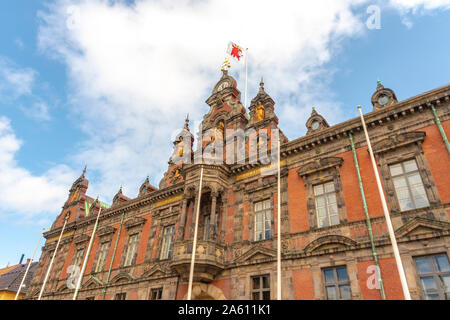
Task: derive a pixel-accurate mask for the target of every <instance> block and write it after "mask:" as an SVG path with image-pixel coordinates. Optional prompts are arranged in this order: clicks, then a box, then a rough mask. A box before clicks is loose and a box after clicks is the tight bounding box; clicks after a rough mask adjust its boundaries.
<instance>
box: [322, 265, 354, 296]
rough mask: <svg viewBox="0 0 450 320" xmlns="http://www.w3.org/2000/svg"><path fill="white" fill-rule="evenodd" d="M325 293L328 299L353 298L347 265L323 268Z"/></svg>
mask: <svg viewBox="0 0 450 320" xmlns="http://www.w3.org/2000/svg"><path fill="white" fill-rule="evenodd" d="M322 271H323V277H324V279H325V293H326V295H327V299H328V300H351V299H352V293H351V290H350V280H349V278H348V274H347V267H336V268H327V269H323V270H322Z"/></svg>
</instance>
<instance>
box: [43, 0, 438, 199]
mask: <svg viewBox="0 0 450 320" xmlns="http://www.w3.org/2000/svg"><path fill="white" fill-rule="evenodd" d="M370 3H371V2H370V1H367V0H323V1H278V2H276V3H274V2H273V1H272V0H258V1H256V0H255V1H238V0H229V1H223V0H203V1H191V0H182V1H176V5H174V2H171V1H168V0H154V1H136V2H135V3H134V4H133V5H127V4H125V2H124V1H106V0H89V1H87V0H78V1H76V0H73V1H69V0H60V1H56V3H54V4H52V5H49V7H48V10H46V11H45V12H40V13H39V17H40V30H39V45H40V48H41V50H42V51H43V52H45V53H46V54H48V55H50V56H52V57H54V58H57V59H60V60H61V61H62V62H63V63H65V64H66V65H67V67H68V75H69V85H70V97H69V99H70V103H71V106H72V107H71V112H72V113H73V115H74V116H76V117H78V118H79V119H80V120H81V121H80V123H82V125H81V126H82V129H83V131H84V132H85V133H87V134H88V136H89V139H88V141H86V142H85V143H84V144H83V145H82V147H81V151H80V152H79V153H77V154H76V159H77V161H78V162H80V163H82V162H87V163H88V167H89V169H90V170H94V171H95V172H97V173H98V176H97V178H96V179H95V181H94V180H93V181H91V182H94V183H93V184H91V188H90V190H91V192H93V193H98V194H101V195H103V196H106V197H109V198H111V197H112V195H113V194H114V193H115V191H117V189H118V186H119V184H124V186H125V193H128V195H129V196H135V195H136V192H137V188H138V187H139V184H140V182H141V181H142V180H143V179H144V177H145V175H146V174H147V173H148V174H150V175H151V177H152V180H153V182H154V183H157V182H158V181H159V180H160V178H161V175H162V172H163V171H164V170H165V169H166V167H167V160H168V158H169V156H170V153H171V142H170V135H171V133H172V132H173V131H174V130H176V128H180V127H181V126H182V124H183V119H184V117H185V114H186V113H187V112H189V113H190V115H191V118H193V119H197V120H199V119H201V117H202V116H203V114H205V113H206V112H207V111H208V106H206V104H205V103H204V101H205V100H206V99H207V97H208V96H209V94H210V91H211V89H212V87H213V85H214V84H215V83H216V82H217V81H218V79H219V77H220V71H219V70H220V65H221V64H222V62H223V59H224V57H225V49H226V45H227V43H228V41H229V40H233V41H235V42H237V43H239V44H241V45H243V46H245V47H248V48H250V50H249V62H250V70H249V72H250V73H249V101H250V99H251V98H252V97H253V96H254V95H255V94H256V92H257V85H258V83H259V79H260V77H261V76H264V78H265V83H266V86H265V87H266V90H267V91H268V92H269V94H271V95H272V97H273V98H274V100H275V101H276V102H277V104H276V112H277V114H278V115H279V116H280V126H281V128H282V129H283V131H284V132H285V133H287V134H288V136H290V137H291V138H294V137H298V136H300V135H301V134H302V133H304V129H303V128H299V125H298V124H299V123H300V124H302V123H304V122H305V120H306V118H307V117H308V116H309V113H310V110H311V107H312V106H313V105H315V106H316V107H318V110H319V111H320V112H321V113H322V114H323V115H324V116H325V117H326V118H327V120H329V122H330V123H331V124H332V123H336V122H338V121H342V120H344V118H345V116H343V115H342V112H341V111H342V109H341V105H340V103H339V102H334V101H333V100H334V99H333V95H332V93H328V94H327V92H329V90H328V83H329V81H331V77H332V74H331V73H330V70H326V69H325V68H324V66H325V64H326V63H327V62H329V61H330V59H331V58H332V57H333V55H335V54H336V52H338V50H339V48H340V46H341V45H342V44H343V41H345V40H347V39H349V38H352V37H358V36H361V35H362V34H364V33H365V32H367V30H366V29H365V27H364V23H365V19H367V16H366V15H365V11H366V10H365V9H366V8H365V7H363V5H368V4H370ZM392 3H393V4H395V5H396V6H397V7H398V8H400V7H402V8H410V6H409V5H407V2H406V1H401V0H393V1H392ZM414 3H415V4H416V5H420V4H425V7H426V8H435V7H438V6H444V5H445V3H446V2H444V1H440V2H438V1H414ZM358 12H359V13H358ZM241 68H242V66H241ZM233 70H234V72H233V73H232V74H233V75H234V76H235V77H236V78H237V80H238V83H239V88H240V89H241V91H242V89H243V79H242V75H243V72H242V69H239V68H234V69H233ZM233 70H232V71H233Z"/></svg>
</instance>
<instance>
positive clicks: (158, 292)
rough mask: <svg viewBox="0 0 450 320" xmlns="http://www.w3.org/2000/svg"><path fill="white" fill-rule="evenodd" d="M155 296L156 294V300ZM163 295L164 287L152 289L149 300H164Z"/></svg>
mask: <svg viewBox="0 0 450 320" xmlns="http://www.w3.org/2000/svg"><path fill="white" fill-rule="evenodd" d="M154 294H156V297H155V298H153V295H154ZM162 294H163V287H158V288H151V289H150V292H149V296H148V299H149V300H162Z"/></svg>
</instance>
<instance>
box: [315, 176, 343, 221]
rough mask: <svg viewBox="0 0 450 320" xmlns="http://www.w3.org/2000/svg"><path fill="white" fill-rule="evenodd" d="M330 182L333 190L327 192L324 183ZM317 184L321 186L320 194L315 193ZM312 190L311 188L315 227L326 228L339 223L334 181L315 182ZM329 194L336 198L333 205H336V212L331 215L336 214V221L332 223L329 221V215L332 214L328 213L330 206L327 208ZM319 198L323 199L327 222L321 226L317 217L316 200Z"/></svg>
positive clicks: (328, 183) (317, 207)
mask: <svg viewBox="0 0 450 320" xmlns="http://www.w3.org/2000/svg"><path fill="white" fill-rule="evenodd" d="M330 184H331V185H332V186H333V191H329V192H327V191H326V185H330ZM319 186H321V187H322V190H323V193H322V194H320V195H316V188H317V187H319ZM312 190H313V196H314V207H315V211H316V219H317V228H326V227H331V226H336V225H339V224H340V223H341V221H340V218H339V207H338V194H337V192H336V187H335V185H334V181H328V182H323V183H319V184H315V185H313V186H312ZM330 194H333V195H334V197H335V199H336V202H335V203H334V206H335V207H336V213H335V214H334V215H333V216H337V219H338V222H337V223H334V224H332V222H331V216H332V215H331V214H330V208H329V207H330V204H329V201H328V195H330ZM319 198H323V199H324V201H325V210H326V218H327V220H328V224H327V225H324V226H321V225H320V223H319V221H320V219H319V210H318V209H319V206H318V203H317V202H318V201H317V200H318V199H319ZM331 205H333V204H331Z"/></svg>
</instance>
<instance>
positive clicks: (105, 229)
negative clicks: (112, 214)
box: [97, 226, 116, 237]
mask: <svg viewBox="0 0 450 320" xmlns="http://www.w3.org/2000/svg"><path fill="white" fill-rule="evenodd" d="M114 232H116V228H114V227H111V226H105V227H102V228H100V229H99V230H98V231H97V235H98V236H99V237H103V236H107V235H111V234H114Z"/></svg>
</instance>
